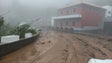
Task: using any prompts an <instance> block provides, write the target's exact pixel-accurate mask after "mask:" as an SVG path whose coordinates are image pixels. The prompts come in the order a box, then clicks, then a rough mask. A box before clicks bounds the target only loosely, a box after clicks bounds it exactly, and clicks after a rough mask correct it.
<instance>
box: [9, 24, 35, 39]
mask: <svg viewBox="0 0 112 63" xmlns="http://www.w3.org/2000/svg"><path fill="white" fill-rule="evenodd" d="M30 27H31V26H30V25H29V24H23V25H20V26H17V27H15V28H14V29H13V30H12V31H11V34H16V35H20V38H25V33H32V34H36V30H35V29H32V28H30Z"/></svg>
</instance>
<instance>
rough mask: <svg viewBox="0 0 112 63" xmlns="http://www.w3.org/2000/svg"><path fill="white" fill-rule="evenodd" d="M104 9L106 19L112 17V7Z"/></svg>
mask: <svg viewBox="0 0 112 63" xmlns="http://www.w3.org/2000/svg"><path fill="white" fill-rule="evenodd" d="M102 8H104V9H106V13H105V17H110V16H112V6H109V5H107V6H103V7H102Z"/></svg>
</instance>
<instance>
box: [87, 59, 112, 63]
mask: <svg viewBox="0 0 112 63" xmlns="http://www.w3.org/2000/svg"><path fill="white" fill-rule="evenodd" d="M88 63H112V59H105V60H101V59H90V60H89V61H88Z"/></svg>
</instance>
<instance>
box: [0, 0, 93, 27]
mask: <svg viewBox="0 0 112 63" xmlns="http://www.w3.org/2000/svg"><path fill="white" fill-rule="evenodd" d="M84 1H91V2H93V0H84ZM79 2H81V0H0V15H2V16H4V17H5V21H6V22H9V23H11V24H13V25H16V24H18V23H21V22H28V23H32V24H33V25H34V26H37V25H46V26H47V25H50V17H52V16H55V15H57V9H58V8H60V7H63V6H66V5H69V4H74V3H79ZM38 18H40V20H39V21H37V19H38ZM45 23H46V24H45Z"/></svg>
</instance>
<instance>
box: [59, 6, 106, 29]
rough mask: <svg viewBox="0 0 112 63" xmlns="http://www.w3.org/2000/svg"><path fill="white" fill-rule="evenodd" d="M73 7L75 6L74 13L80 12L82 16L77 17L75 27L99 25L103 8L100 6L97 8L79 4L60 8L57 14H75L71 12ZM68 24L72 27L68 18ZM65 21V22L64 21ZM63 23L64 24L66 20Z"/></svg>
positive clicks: (103, 13)
mask: <svg viewBox="0 0 112 63" xmlns="http://www.w3.org/2000/svg"><path fill="white" fill-rule="evenodd" d="M74 7H76V12H75V13H76V14H81V15H82V18H80V19H77V21H76V24H75V27H77V28H81V27H84V26H99V24H100V21H102V19H103V17H104V15H105V10H104V9H101V8H97V7H95V6H91V5H86V4H81V5H78V6H71V7H65V8H62V9H59V11H58V12H59V16H65V15H73V14H75V13H74V12H73V10H74ZM68 21H69V23H68V26H69V27H72V21H71V20H68ZM64 22H65V23H64ZM64 22H63V23H64V24H66V21H64Z"/></svg>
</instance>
